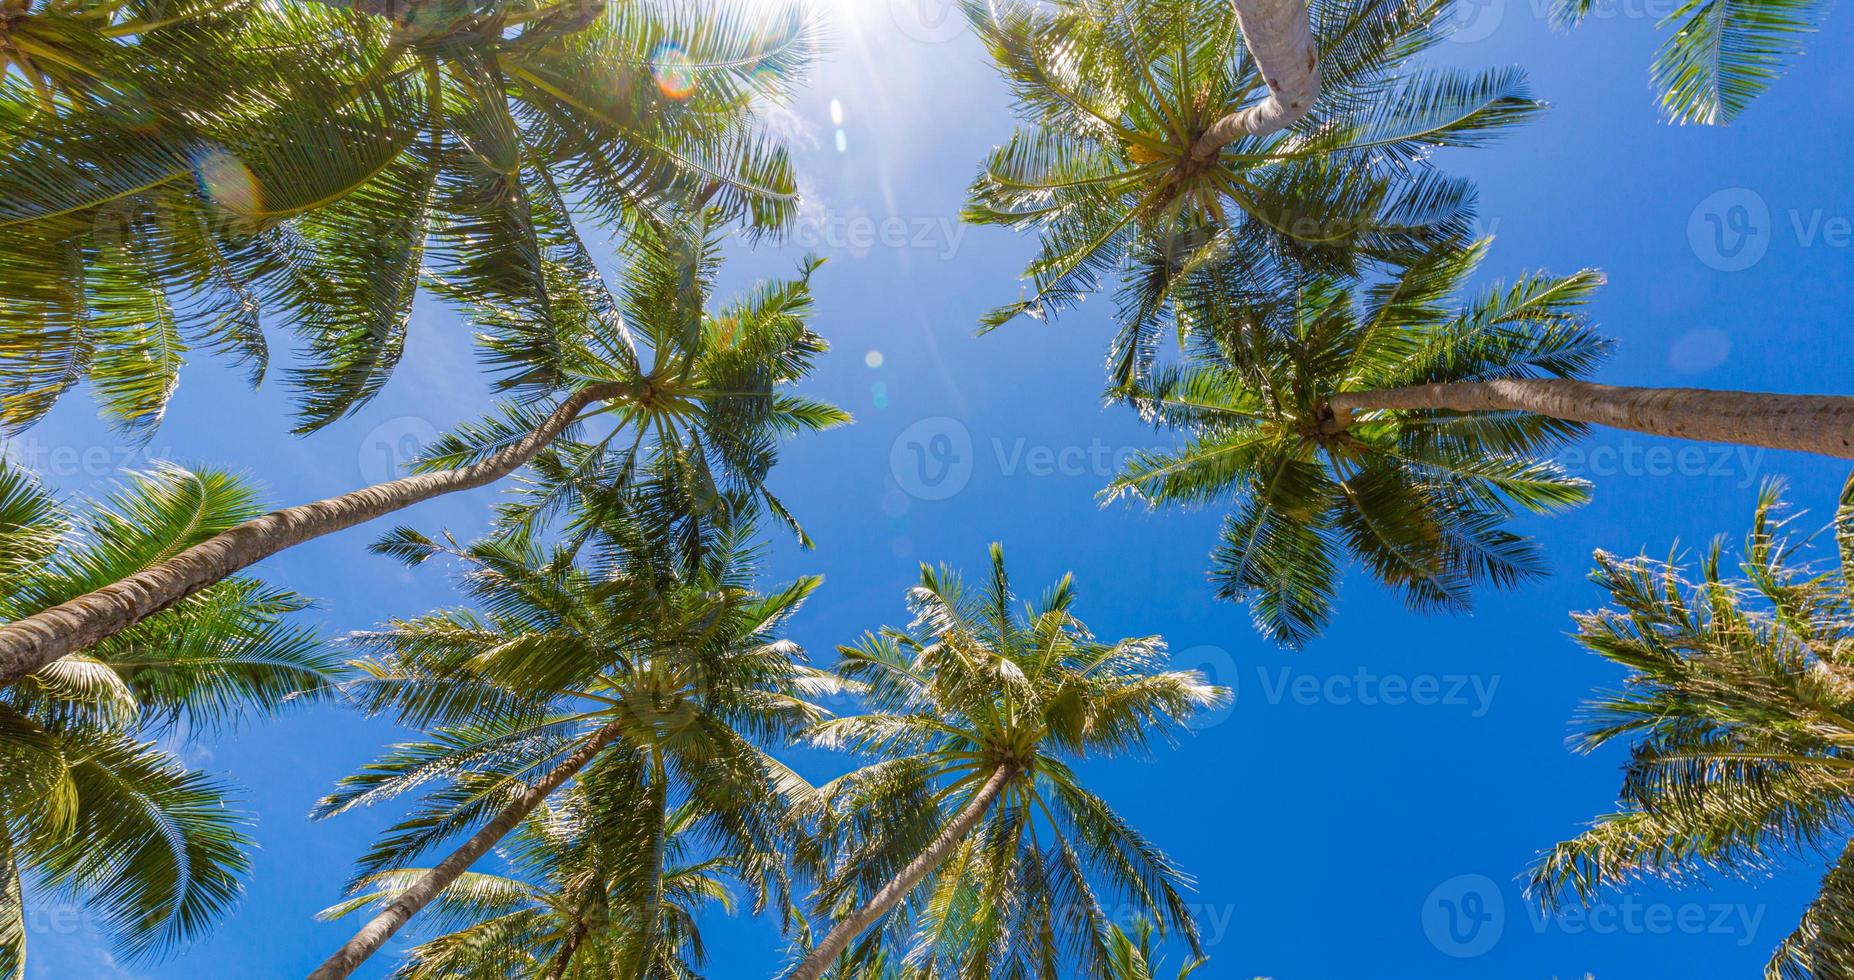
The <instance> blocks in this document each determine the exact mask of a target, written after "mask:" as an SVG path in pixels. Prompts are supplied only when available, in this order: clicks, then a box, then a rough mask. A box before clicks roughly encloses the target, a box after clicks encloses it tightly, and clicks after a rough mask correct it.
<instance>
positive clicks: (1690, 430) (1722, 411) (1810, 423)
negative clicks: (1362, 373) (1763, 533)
mask: <svg viewBox="0 0 1854 980" xmlns="http://www.w3.org/2000/svg"><path fill="white" fill-rule="evenodd" d="M1331 406H1332V410H1333V421H1332V423H1331V425H1332V427H1333V428H1334V429H1335V430H1343V429H1344V428H1346V427H1347V426H1349V425H1351V424H1352V416H1353V414H1354V413H1357V412H1364V411H1370V410H1372V409H1442V410H1445V411H1453V412H1502V411H1520V412H1531V413H1533V414H1535V415H1547V416H1550V417H1552V418H1556V419H1564V420H1565V421H1569V422H1588V423H1591V424H1593V425H1605V426H1609V427H1610V428H1613V429H1627V430H1629V431H1631V432H1645V433H1648V434H1649V435H1657V436H1670V437H1673V438H1676V439H1697V440H1700V441H1704V442H1729V443H1735V444H1738V445H1745V446H1762V447H1764V448H1766V449H1794V450H1797V451H1799V452H1805V453H1820V454H1822V455H1824V456H1836V457H1840V458H1842V459H1854V398H1849V397H1845V396H1840V395H1777V394H1768V393H1765V392H1757V391H1711V390H1708V389H1704V388H1625V387H1618V386H1615V385H1600V384H1594V383H1592V382H1589V381H1569V380H1564V379H1558V378H1546V379H1517V380H1504V381H1469V382H1458V383H1454V384H1431V385H1419V386H1416V387H1413V388H1390V389H1385V390H1380V391H1348V392H1345V393H1343V394H1339V395H1334V396H1333V398H1332V402H1331Z"/></svg>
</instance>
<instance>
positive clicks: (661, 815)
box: [633, 747, 669, 977]
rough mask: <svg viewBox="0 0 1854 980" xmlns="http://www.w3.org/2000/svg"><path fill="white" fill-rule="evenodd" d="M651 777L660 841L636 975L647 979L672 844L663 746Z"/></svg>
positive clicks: (652, 765)
mask: <svg viewBox="0 0 1854 980" xmlns="http://www.w3.org/2000/svg"><path fill="white" fill-rule="evenodd" d="M650 755H651V761H650V776H651V782H653V783H655V786H653V787H652V789H653V791H654V798H653V799H652V800H651V802H652V803H654V804H655V805H656V810H657V826H656V839H655V840H654V841H653V842H652V844H651V848H650V869H649V873H650V887H649V888H647V889H645V892H644V907H643V908H642V909H639V910H637V911H638V912H639V913H640V922H641V925H640V926H639V930H638V944H637V962H636V963H635V964H633V966H634V967H635V968H636V971H637V972H636V973H635V974H634V975H635V976H640V977H641V976H645V975H646V974H647V973H648V972H649V970H650V960H651V958H652V957H654V956H655V955H656V953H657V938H658V937H657V929H658V927H659V921H658V917H659V916H661V915H662V914H663V854H664V850H665V848H666V847H667V845H668V843H669V769H668V767H666V766H665V765H664V764H663V752H662V749H661V748H660V747H659V748H658V749H657V750H656V751H653V752H652V753H651V754H650Z"/></svg>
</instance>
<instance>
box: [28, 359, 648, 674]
mask: <svg viewBox="0 0 1854 980" xmlns="http://www.w3.org/2000/svg"><path fill="white" fill-rule="evenodd" d="M628 390H629V389H628V388H626V387H625V386H624V385H620V384H601V385H593V386H591V387H588V388H584V389H581V390H580V391H577V392H575V393H574V394H573V395H572V396H571V397H569V398H567V400H566V401H564V402H562V403H561V404H560V407H559V408H557V409H555V410H554V411H553V413H552V414H551V415H549V416H548V417H547V420H546V421H545V422H543V423H542V424H541V425H540V427H539V428H536V429H535V430H534V431H533V432H531V433H529V434H528V435H527V436H526V437H524V438H523V439H522V440H521V441H519V442H517V443H515V444H514V445H511V446H508V447H506V448H504V449H502V450H501V451H499V452H497V453H496V454H495V455H494V456H491V457H489V458H488V459H485V460H483V461H481V462H478V463H473V464H471V465H469V466H462V467H458V468H457V469H454V470H444V471H442V472H438V473H423V474H420V475H418V476H409V477H406V478H404V479H401V480H394V481H392V482H390V483H382V484H379V485H378V486H372V487H367V488H365V489H362V490H356V491H354V492H352V493H345V494H342V495H341V496H339V497H330V498H328V499H327V500H318V501H316V502H315V503H312V504H304V505H302V506H300V507H291V508H288V509H286V510H279V511H273V512H271V513H269V514H265V515H264V516H263V517H259V518H255V519H253V520H250V521H246V522H245V523H243V524H240V525H238V526H237V527H235V528H232V529H231V530H229V531H226V532H224V533H223V534H218V535H214V536H213V537H211V538H208V539H207V540H205V541H202V542H200V543H199V544H196V545H194V546H193V547H191V548H188V549H187V550H186V551H183V552H181V553H180V554H178V555H175V556H174V557H173V558H170V559H168V560H167V561H164V562H162V563H160V564H158V565H155V566H154V567H152V568H149V569H147V570H145V571H141V572H138V573H136V574H134V575H131V576H129V577H128V578H125V579H123V580H122V581H120V582H114V583H111V584H110V585H106V586H104V587H103V588H101V589H98V590H96V591H95V592H91V593H89V594H87V595H81V596H78V597H77V598H75V599H72V600H70V601H68V602H64V603H61V604H59V605H56V606H53V607H51V608H50V609H46V610H42V611H40V612H36V613H33V614H32V615H30V616H27V617H26V618H24V619H20V620H16V621H14V622H11V623H7V624H5V625H4V626H0V687H5V686H7V685H9V684H12V683H14V682H15V681H17V680H19V679H20V678H22V677H24V676H26V675H27V674H30V673H32V672H33V671H36V670H38V669H39V668H41V667H44V666H45V665H46V664H49V663H51V662H52V661H54V660H57V659H58V658H59V657H62V656H65V655H66V654H71V653H76V652H77V651H79V650H83V649H85V648H87V647H89V646H91V645H92V644H94V643H97V642H98V641H100V640H103V639H106V638H108V637H110V636H113V635H115V634H117V633H120V632H122V631H123V630H125V629H128V628H129V627H131V626H134V625H135V624H136V623H139V622H141V621H142V620H144V619H147V618H148V617H149V616H152V615H154V614H155V613H158V612H160V611H161V610H163V609H166V608H168V607H169V606H172V605H173V604H174V603H176V602H179V601H180V600H182V599H185V598H186V597H187V596H190V595H192V594H193V593H195V592H198V591H199V590H201V589H204V588H206V587H207V586H210V585H212V584H214V583H216V582H220V581H222V580H224V579H225V578H227V577H228V576H230V575H232V574H233V573H235V572H238V571H239V570H241V569H244V568H248V567H250V566H251V565H254V564H256V563H257V562H259V561H262V560H263V559H265V558H268V557H270V556H271V555H274V554H276V553H278V552H280V551H283V550H285V549H287V548H291V547H293V546H295V545H299V544H301V543H303V542H305V541H309V540H312V539H315V538H319V537H322V536H323V535H327V534H333V533H334V532H336V531H341V530H345V529H347V528H350V527H353V526H355V525H357V524H364V523H366V522H367V521H370V520H373V519H374V518H376V517H380V516H382V515H385V514H390V513H392V512H393V511H396V510H401V509H403V508H405V507H409V506H411V505H413V504H416V503H419V502H420V501H424V500H430V499H431V498H433V497H439V496H443V495H444V494H448V493H455V492H457V491H459V490H471V489H475V488H476V487H480V486H484V485H487V484H490V483H493V482H495V481H496V480H499V479H501V478H502V477H504V476H507V475H508V474H510V473H512V472H514V471H515V470H517V469H519V468H520V467H521V466H522V464H524V463H526V462H528V461H529V460H530V459H533V458H534V456H535V454H536V453H539V452H540V451H541V449H542V448H544V447H545V446H546V445H547V444H548V443H549V442H552V441H553V439H554V438H555V437H556V436H558V435H559V434H560V433H561V432H562V431H563V430H565V429H566V427H567V426H568V425H570V424H571V423H572V422H573V420H574V419H576V418H578V417H579V414H580V413H581V412H583V411H584V410H585V409H586V407H587V406H588V405H591V404H592V403H593V402H596V401H603V400H608V399H612V398H617V397H619V396H621V395H624V394H626V393H628Z"/></svg>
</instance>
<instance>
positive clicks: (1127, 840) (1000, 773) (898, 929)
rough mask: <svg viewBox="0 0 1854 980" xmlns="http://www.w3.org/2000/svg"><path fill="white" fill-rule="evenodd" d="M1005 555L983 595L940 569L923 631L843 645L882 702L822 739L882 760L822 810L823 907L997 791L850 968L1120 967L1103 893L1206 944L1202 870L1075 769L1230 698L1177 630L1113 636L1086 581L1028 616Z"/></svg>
mask: <svg viewBox="0 0 1854 980" xmlns="http://www.w3.org/2000/svg"><path fill="white" fill-rule="evenodd" d="M991 559H992V561H991V569H990V575H989V577H988V579H987V581H986V582H985V583H984V585H983V586H982V587H980V588H978V589H974V590H968V588H967V587H966V586H965V584H964V583H963V582H962V581H961V579H960V577H959V576H958V574H957V573H955V572H953V571H952V570H950V569H947V568H944V567H943V568H939V569H934V568H928V567H923V568H922V571H921V581H920V584H919V585H918V586H916V587H915V588H914V589H913V590H912V591H911V592H910V593H909V605H910V606H911V607H912V609H913V611H914V615H915V622H914V626H913V628H912V629H910V630H906V631H903V630H895V629H885V630H883V631H881V632H880V633H877V634H872V635H870V636H867V637H865V638H864V639H863V641H862V642H860V643H858V644H857V645H855V646H852V647H845V648H843V649H842V651H841V654H842V660H841V662H840V664H839V668H838V671H839V673H840V674H841V675H842V677H843V678H844V680H845V681H846V682H848V683H850V684H851V685H853V686H854V688H855V689H856V690H859V691H860V692H861V693H862V694H863V696H864V697H866V698H867V700H868V703H869V707H870V709H871V710H870V711H869V712H868V713H866V714H862V715H856V716H851V717H845V718H840V719H832V720H829V721H826V722H823V723H821V724H819V725H817V726H816V727H814V728H813V729H812V730H811V732H810V738H811V740H812V741H813V742H816V743H818V744H821V745H827V746H842V747H848V748H850V749H853V750H856V751H858V752H865V753H870V754H873V755H876V756H878V757H879V758H880V761H877V762H874V763H873V764H871V765H869V766H868V767H866V768H864V769H860V770H857V771H856V772H854V773H852V774H850V775H848V776H845V777H843V778H841V779H839V780H837V781H835V782H833V783H831V784H829V785H827V786H824V787H822V788H821V789H820V791H819V793H818V795H817V796H816V798H815V801H814V804H813V806H814V807H815V810H816V813H815V817H816V819H817V841H818V843H817V844H816V845H815V847H814V848H811V849H809V850H808V853H806V854H805V855H803V860H802V861H801V865H802V866H804V867H806V868H808V869H809V871H810V872H811V873H813V874H815V875H816V876H817V877H818V878H819V879H820V881H821V885H820V887H819V889H818V893H817V896H816V904H817V907H818V909H819V910H820V912H821V913H822V914H824V915H826V916H827V917H829V918H831V919H832V920H839V919H844V918H845V917H846V915H847V914H848V913H849V912H850V911H851V910H853V909H855V908H857V907H858V906H861V905H863V904H864V903H865V902H867V901H868V900H869V896H870V895H871V894H872V893H874V892H876V891H877V889H878V888H880V887H881V886H882V885H883V883H884V882H888V881H890V880H891V879H892V878H893V877H894V876H895V874H896V872H897V869H900V868H902V867H903V865H906V864H909V863H910V862H911V861H912V860H914V859H915V858H916V856H917V855H919V854H921V853H922V852H923V851H924V850H925V849H926V848H927V847H928V846H929V841H930V840H931V839H932V838H934V837H935V836H936V835H937V834H939V833H940V832H941V831H942V828H943V826H944V825H945V824H946V822H947V820H948V819H949V817H950V815H951V814H954V813H960V812H964V811H967V810H968V808H969V807H970V806H971V805H972V803H973V801H974V800H975V799H978V800H980V801H981V803H984V794H986V793H987V792H989V793H992V794H994V795H993V796H992V798H991V802H990V803H989V804H988V806H989V808H988V809H987V810H986V811H985V813H984V816H983V817H982V818H981V819H979V820H978V822H977V823H975V824H974V825H973V826H972V828H971V830H970V831H969V832H967V833H965V834H963V835H962V837H961V839H959V840H958V841H957V844H956V846H954V847H952V849H951V850H950V851H949V852H948V854H947V856H946V857H945V858H944V859H943V861H941V863H939V865H938V866H937V867H936V868H933V869H932V870H931V871H929V872H928V873H927V874H926V875H925V876H924V877H922V878H921V879H920V880H919V881H918V882H917V883H914V884H911V885H910V886H909V887H908V888H907V894H906V898H905V901H903V902H901V903H900V904H898V905H896V906H895V907H894V908H893V910H892V911H890V910H882V911H883V912H884V913H885V914H884V916H883V917H882V918H881V919H880V920H879V921H878V922H877V923H876V924H875V927H874V928H872V929H871V930H870V931H869V932H868V933H867V935H865V936H864V937H863V938H862V940H861V941H860V942H857V943H855V944H854V945H851V946H849V947H847V948H846V950H845V952H844V953H843V954H842V956H841V958H840V960H839V961H838V964H837V967H836V969H837V972H836V974H835V975H837V976H840V977H848V976H861V975H863V974H862V973H861V972H860V971H862V970H864V969H867V968H871V967H872V966H873V965H874V964H876V963H879V962H881V961H882V960H883V958H884V956H885V953H886V952H887V949H888V947H889V946H890V944H893V945H894V947H895V949H894V954H895V958H896V959H897V960H899V961H905V963H906V964H907V968H906V975H907V976H910V977H920V978H929V977H949V978H950V977H973V976H1038V975H1045V974H1046V973H1047V971H1048V969H1050V967H1049V964H1053V963H1057V962H1068V963H1072V964H1074V965H1075V966H1076V968H1077V969H1080V970H1081V971H1082V972H1083V973H1084V974H1085V975H1091V976H1093V975H1100V971H1101V970H1102V969H1103V968H1104V967H1105V964H1106V963H1107V962H1108V961H1109V960H1110V959H1111V958H1112V956H1113V955H1114V953H1113V950H1112V948H1111V945H1110V942H1109V939H1108V936H1107V932H1106V921H1107V917H1106V914H1105V911H1104V909H1103V907H1102V905H1101V902H1102V901H1104V900H1105V898H1106V897H1107V896H1114V895H1118V896H1124V897H1125V898H1127V899H1128V900H1130V901H1131V902H1133V903H1134V904H1135V905H1136V906H1138V907H1140V908H1141V909H1143V910H1147V911H1148V912H1149V913H1150V914H1151V915H1152V916H1153V917H1155V918H1156V919H1158V920H1159V921H1161V922H1163V923H1164V924H1165V926H1166V928H1168V929H1170V930H1174V931H1175V932H1176V933H1177V934H1178V935H1180V936H1182V937H1183V938H1184V939H1185V940H1186V941H1187V942H1188V943H1190V944H1192V945H1193V947H1195V945H1196V942H1197V938H1196V937H1197V932H1196V925H1195V923H1194V922H1193V920H1192V917H1191V914H1190V911H1189V909H1188V908H1187V906H1186V904H1185V900H1184V897H1183V891H1184V889H1185V888H1186V887H1187V886H1188V885H1189V879H1188V878H1187V877H1186V876H1185V875H1184V874H1183V873H1182V872H1180V871H1179V870H1178V869H1177V868H1176V867H1175V866H1174V865H1173V864H1172V863H1171V861H1170V860H1168V859H1167V858H1166V857H1165V855H1164V854H1163V853H1161V852H1160V851H1159V849H1158V848H1157V847H1156V846H1154V845H1153V844H1152V842H1150V841H1148V840H1146V839H1145V838H1144V837H1142V836H1141V835H1140V834H1139V832H1138V831H1137V830H1135V829H1134V828H1133V827H1132V826H1130V825H1129V824H1128V823H1127V822H1126V820H1125V819H1124V818H1122V817H1121V816H1119V815H1118V814H1116V813H1115V812H1114V811H1113V809H1112V808H1111V807H1110V806H1109V805H1108V803H1107V801H1105V800H1103V799H1102V798H1100V797H1099V796H1096V795H1095V794H1094V793H1092V792H1090V791H1089V790H1088V789H1087V787H1086V786H1084V785H1083V783H1082V781H1081V779H1080V777H1079V776H1078V774H1077V773H1076V772H1075V770H1074V769H1072V768H1071V767H1070V762H1072V761H1075V760H1077V759H1081V758H1087V757H1094V756H1102V755H1116V754H1121V753H1126V752H1139V751H1143V750H1146V749H1148V748H1149V747H1150V746H1151V745H1152V744H1153V743H1154V742H1155V741H1156V740H1162V739H1167V738H1169V734H1170V727H1171V726H1173V725H1175V724H1178V723H1180V722H1182V721H1184V720H1185V719H1187V718H1189V717H1190V716H1191V715H1192V714H1193V713H1195V712H1196V711H1198V710H1199V709H1202V708H1204V707H1207V706H1211V705H1215V704H1217V703H1219V702H1220V701H1221V700H1222V699H1223V698H1224V697H1225V696H1226V694H1227V692H1225V691H1223V690H1222V689H1220V688H1216V687H1212V686H1210V685H1208V684H1206V683H1205V682H1204V679H1203V677H1202V676H1201V675H1199V674H1197V673H1196V672H1194V671H1166V670H1164V669H1163V667H1164V664H1165V660H1166V657H1165V645H1164V642H1163V641H1162V640H1160V639H1159V638H1158V637H1134V638H1128V639H1123V640H1118V641H1114V642H1102V641H1098V640H1096V639H1095V638H1094V636H1093V635H1092V634H1090V633H1089V632H1088V630H1087V628H1086V627H1085V626H1083V625H1082V623H1081V622H1080V621H1079V620H1077V619H1076V618H1075V616H1074V613H1073V610H1072V606H1073V604H1074V601H1075V590H1074V587H1073V583H1072V581H1071V580H1070V579H1069V578H1068V577H1066V576H1065V577H1064V578H1063V579H1062V580H1061V581H1059V582H1057V583H1056V584H1055V585H1054V586H1053V587H1052V588H1051V589H1050V590H1049V591H1048V592H1046V593H1045V594H1044V595H1043V596H1042V598H1041V599H1040V600H1039V601H1037V602H1035V603H1031V604H1026V605H1025V606H1024V607H1023V608H1021V609H1019V608H1018V607H1017V600H1016V599H1015V597H1014V596H1013V595H1012V592H1011V588H1010V584H1009V582H1008V580H1007V577H1006V574H1005V568H1004V556H1003V550H1002V549H1001V548H1000V547H998V546H996V545H993V547H992V551H991ZM1000 778H1002V789H1001V790H1000V789H997V788H996V787H997V786H998V784H999V780H1000ZM1103 886H1104V887H1103ZM1039 964H1040V965H1039Z"/></svg>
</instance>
